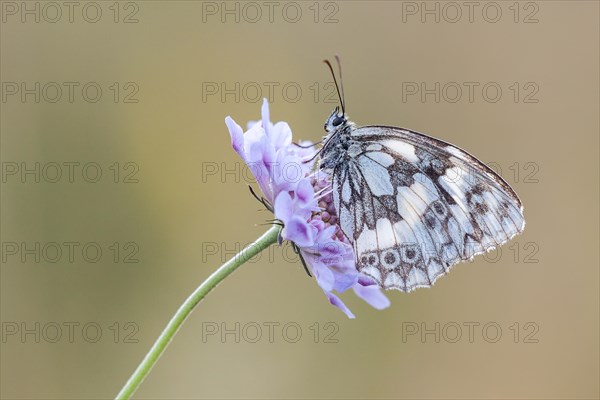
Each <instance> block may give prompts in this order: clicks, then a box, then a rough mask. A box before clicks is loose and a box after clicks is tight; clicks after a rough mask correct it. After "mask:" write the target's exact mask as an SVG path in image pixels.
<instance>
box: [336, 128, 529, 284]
mask: <svg viewBox="0 0 600 400" xmlns="http://www.w3.org/2000/svg"><path fill="white" fill-rule="evenodd" d="M349 143H350V145H349V147H348V149H347V150H346V151H345V154H344V157H343V158H340V160H341V161H340V162H338V163H337V164H336V165H335V168H334V169H333V190H334V205H335V207H336V210H337V212H338V215H339V221H340V226H341V228H342V231H343V232H344V234H345V235H346V237H347V238H348V239H349V240H350V241H351V242H352V243H353V246H354V249H355V254H356V258H357V259H356V265H357V268H358V269H359V270H360V271H361V272H363V273H365V274H366V275H369V276H370V277H372V278H373V279H375V280H376V281H377V282H378V283H379V284H380V285H381V286H382V287H384V288H386V289H389V288H393V289H399V290H402V291H411V290H413V289H415V288H417V287H423V286H431V285H432V284H433V283H434V282H435V280H436V279H437V278H438V277H440V276H441V275H443V274H445V273H446V272H447V271H448V269H449V268H450V267H451V266H452V265H454V264H456V263H457V262H460V261H461V260H468V259H470V258H472V257H473V256H475V255H477V254H480V253H482V252H484V251H489V250H491V249H493V248H495V247H496V246H498V245H501V244H502V243H504V242H506V241H507V240H509V239H510V238H512V237H513V236H514V235H516V234H518V233H519V232H521V231H522V230H523V228H524V224H525V221H524V219H523V208H522V205H521V202H520V200H519V198H518V197H517V195H516V194H515V193H514V191H513V190H512V189H511V188H510V186H509V185H508V184H507V183H506V182H505V181H504V180H502V178H501V177H499V176H498V175H497V174H495V173H494V171H492V170H491V169H490V168H488V167H487V166H486V165H485V164H483V163H482V162H480V161H479V160H477V159H476V158H475V157H473V156H471V155H470V154H468V153H466V152H465V151H463V150H461V149H459V148H457V147H455V146H452V145H450V144H448V143H445V142H443V141H440V140H437V139H434V138H431V137H429V136H426V135H423V134H420V133H418V132H413V131H410V130H407V129H400V128H394V127H384V126H366V127H361V128H356V129H354V128H352V129H351V133H350V135H349Z"/></svg>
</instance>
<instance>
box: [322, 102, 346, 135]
mask: <svg viewBox="0 0 600 400" xmlns="http://www.w3.org/2000/svg"><path fill="white" fill-rule="evenodd" d="M346 125H348V116H347V115H346V114H345V113H344V112H343V111H340V108H339V107H336V108H335V110H333V112H332V113H331V115H330V116H329V118H327V121H325V131H326V132H327V133H334V132H336V131H338V130H341V129H343V128H345V127H346Z"/></svg>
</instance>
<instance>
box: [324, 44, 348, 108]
mask: <svg viewBox="0 0 600 400" xmlns="http://www.w3.org/2000/svg"><path fill="white" fill-rule="evenodd" d="M335 57H336V59H338V57H337V55H336V56H335ZM323 62H324V63H325V64H327V66H328V67H329V71H331V76H332V77H333V83H335V88H336V90H337V94H338V97H339V98H340V103H341V105H342V113H343V114H346V105H345V104H344V97H343V96H342V94H341V92H340V86H339V85H338V82H337V79H335V73H334V72H333V67H332V66H331V63H330V62H329V60H323ZM338 63H339V59H338ZM340 71H341V68H340ZM340 79H341V77H340Z"/></svg>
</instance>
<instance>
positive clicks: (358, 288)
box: [352, 275, 390, 310]
mask: <svg viewBox="0 0 600 400" xmlns="http://www.w3.org/2000/svg"><path fill="white" fill-rule="evenodd" d="M352 289H354V293H356V295H357V296H358V297H360V298H361V299H363V300H364V301H366V302H367V303H368V304H369V305H370V306H371V307H373V308H376V309H377V310H383V309H384V308H388V307H389V306H390V299H388V298H387V297H386V295H385V294H383V292H382V290H381V288H380V287H379V286H378V285H377V284H376V283H375V282H374V281H373V280H371V279H370V278H368V277H365V276H364V275H361V277H360V278H359V280H358V283H357V284H356V285H354V287H353V288H352Z"/></svg>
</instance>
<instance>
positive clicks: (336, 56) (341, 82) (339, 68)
mask: <svg viewBox="0 0 600 400" xmlns="http://www.w3.org/2000/svg"><path fill="white" fill-rule="evenodd" d="M335 60H336V61H337V65H338V70H339V72H340V87H341V89H342V111H343V112H344V114H345V113H346V96H345V95H344V78H342V62H341V61H340V56H339V55H337V54H336V55H335Z"/></svg>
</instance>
